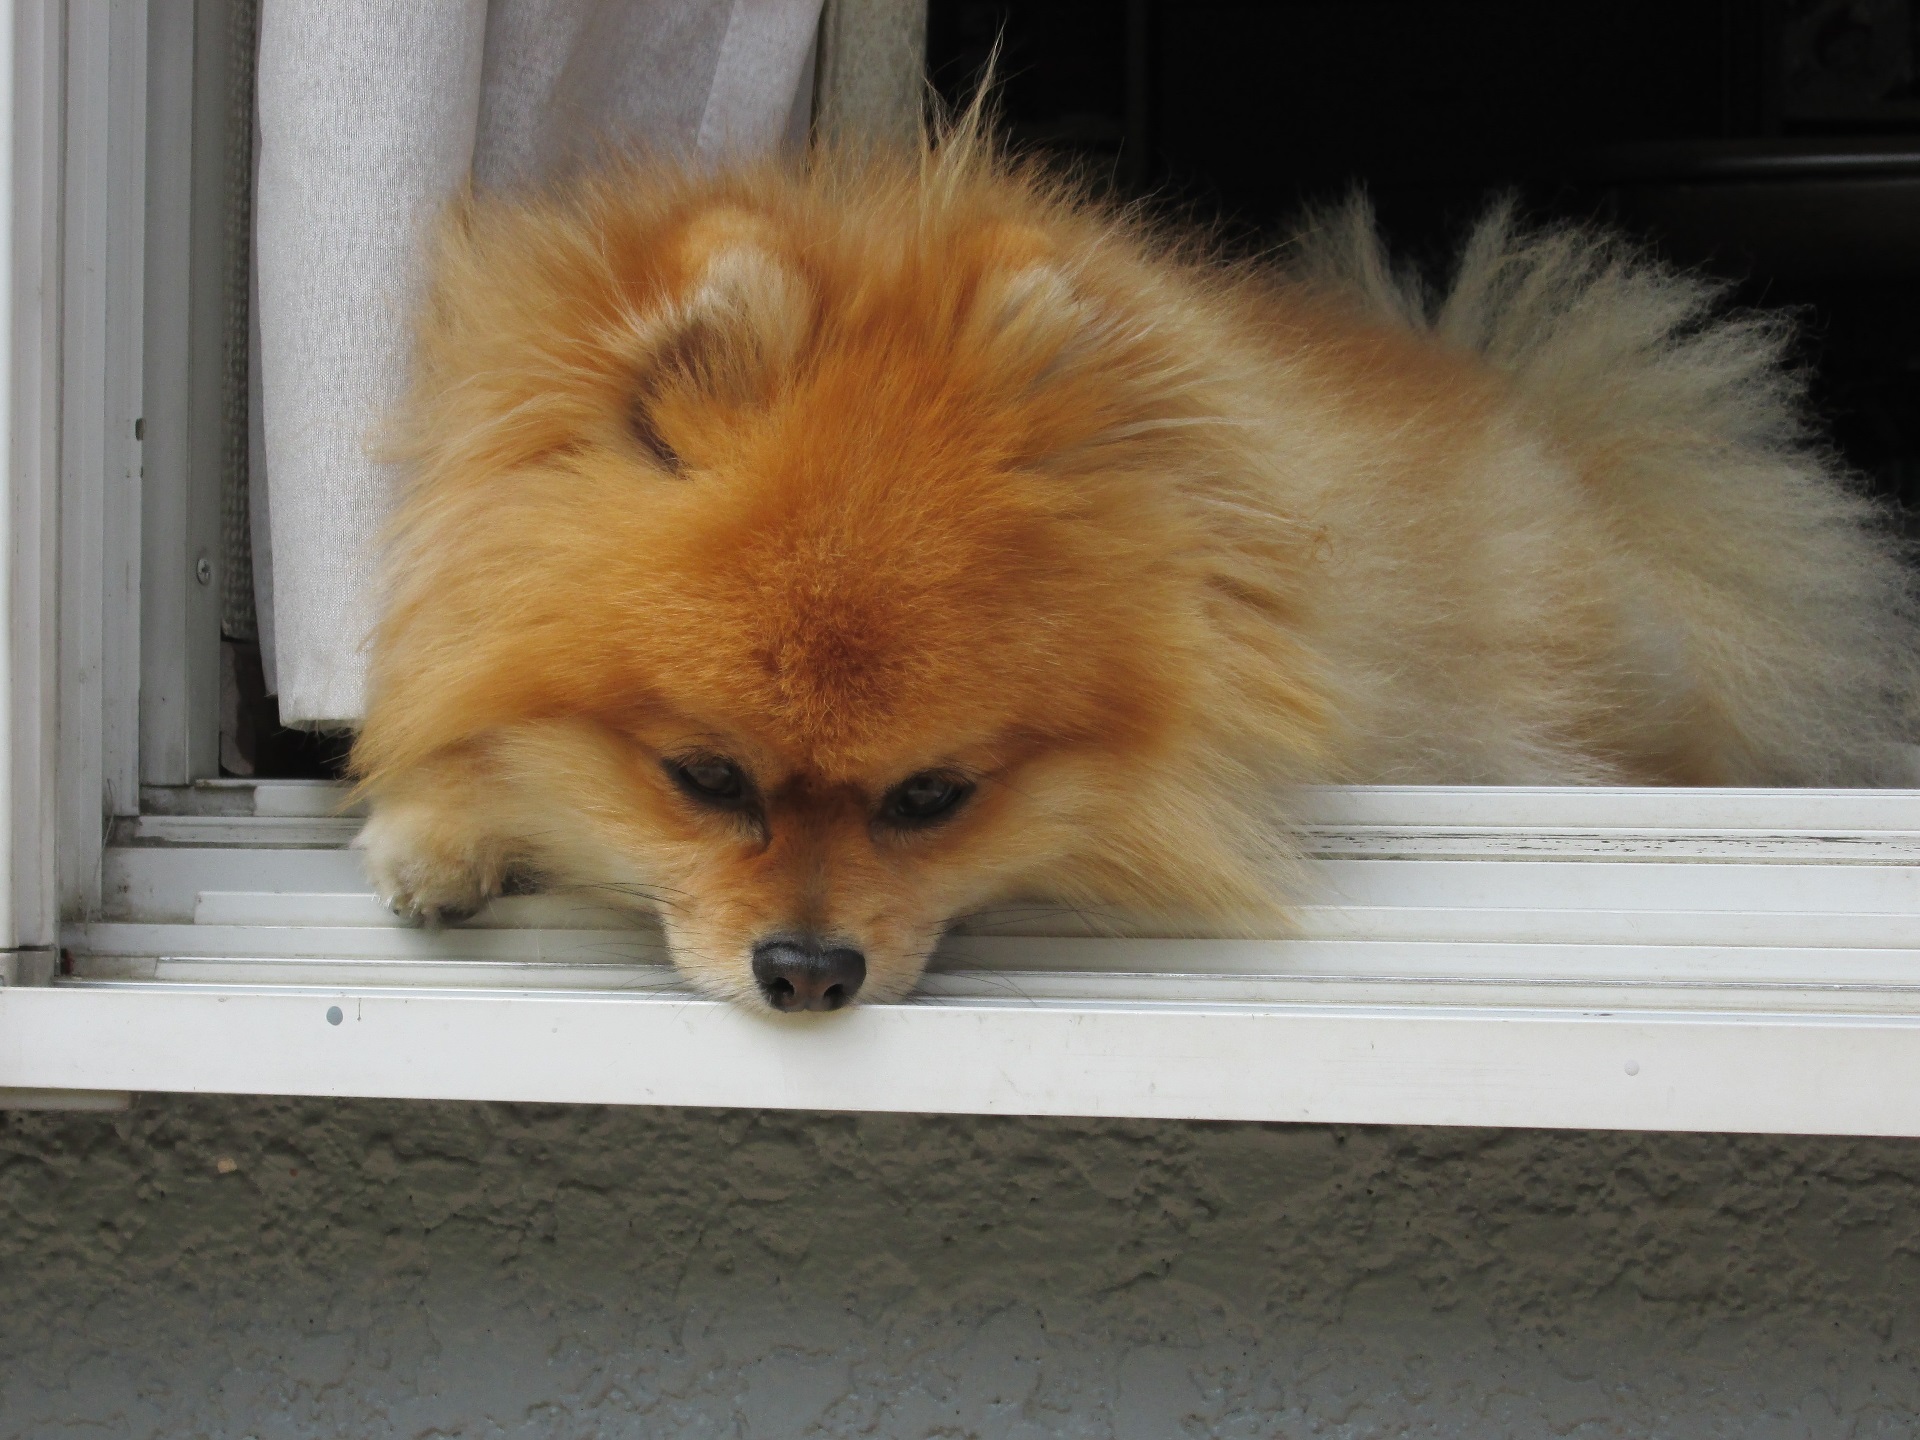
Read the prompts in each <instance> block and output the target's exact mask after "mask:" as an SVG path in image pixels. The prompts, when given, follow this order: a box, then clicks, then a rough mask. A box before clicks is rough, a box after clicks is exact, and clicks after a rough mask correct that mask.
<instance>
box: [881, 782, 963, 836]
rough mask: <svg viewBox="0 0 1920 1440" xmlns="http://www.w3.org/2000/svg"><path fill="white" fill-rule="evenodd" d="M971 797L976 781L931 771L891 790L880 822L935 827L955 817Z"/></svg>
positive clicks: (883, 804)
mask: <svg viewBox="0 0 1920 1440" xmlns="http://www.w3.org/2000/svg"><path fill="white" fill-rule="evenodd" d="M971 794H973V782H972V781H970V780H963V779H961V778H960V777H959V776H958V775H948V774H944V773H942V772H941V771H938V770H928V771H925V772H924V773H922V774H919V775H914V776H910V777H909V778H907V779H905V780H902V781H901V782H900V783H899V784H898V785H896V786H894V787H893V789H891V790H889V791H888V792H887V798H886V799H885V800H884V801H882V802H881V805H880V818H881V819H882V820H883V821H885V822H886V823H887V824H889V825H900V826H913V825H931V824H932V823H933V822H934V821H936V820H941V819H944V818H945V817H946V816H948V815H951V814H952V813H953V812H954V811H955V810H956V809H958V808H959V807H960V805H961V803H962V802H963V801H965V800H966V798H967V797H968V796H969V795H971Z"/></svg>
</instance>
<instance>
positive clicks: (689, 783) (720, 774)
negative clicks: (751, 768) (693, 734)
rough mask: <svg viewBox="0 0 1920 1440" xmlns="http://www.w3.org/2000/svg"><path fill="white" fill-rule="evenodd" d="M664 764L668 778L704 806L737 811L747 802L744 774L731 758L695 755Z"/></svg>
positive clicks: (747, 792) (746, 786) (747, 791)
mask: <svg viewBox="0 0 1920 1440" xmlns="http://www.w3.org/2000/svg"><path fill="white" fill-rule="evenodd" d="M663 765H664V767H665V769H666V772H667V776H668V778H669V779H671V780H672V781H673V783H674V784H676V785H678V786H679V787H680V788H681V789H682V790H683V791H685V792H686V793H687V794H688V795H690V796H692V797H693V798H694V799H695V800H698V801H699V802H700V803H701V804H703V805H712V806H715V807H716V808H719V809H724V810H737V809H739V808H740V807H741V806H742V805H744V804H745V803H746V801H747V798H748V794H749V789H748V785H747V777H746V774H745V773H744V772H743V771H742V770H741V769H740V767H739V766H738V765H736V764H734V763H733V761H731V760H728V759H725V758H723V757H721V756H719V755H696V756H693V757H691V758H689V759H686V760H667V761H664V762H663Z"/></svg>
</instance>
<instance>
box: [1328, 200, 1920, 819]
mask: <svg viewBox="0 0 1920 1440" xmlns="http://www.w3.org/2000/svg"><path fill="white" fill-rule="evenodd" d="M1298 265H1299V269H1300V271H1301V272H1302V274H1303V276H1304V277H1305V278H1309V279H1311V280H1314V281H1316V282H1318V283H1320V284H1323V285H1333V286H1337V287H1338V288H1339V289H1341V290H1344V291H1346V292H1347V293H1349V294H1351V295H1354V296H1355V298H1357V299H1360V300H1361V301H1362V302H1363V303H1364V304H1365V306H1366V308H1368V309H1369V310H1371V311H1373V312H1374V313H1375V314H1377V315H1379V316H1380V317H1381V318H1383V319H1389V320H1391V321H1393V322H1395V323H1398V324H1404V325H1406V326H1409V327H1411V328H1415V329H1419V330H1423V331H1427V332H1430V333H1432V334H1433V335H1434V336H1436V337H1437V338H1438V339H1440V340H1441V341H1442V342H1443V343H1446V344H1449V345H1453V346H1458V347H1459V348H1461V349H1464V350H1470V351H1473V352H1475V353H1477V354H1479V355H1480V356H1482V357H1483V358H1484V359H1485V360H1486V361H1487V362H1488V363H1490V364H1491V365H1493V366H1494V367H1495V368H1496V369H1498V370H1500V371H1502V372H1504V373H1505V374H1506V375H1507V376H1509V377H1510V379H1511V381H1512V384H1513V386H1514V387H1515V391H1516V395H1517V399H1518V402H1519V404H1520V406H1521V407H1522V411H1523V413H1524V414H1525V415H1526V416H1527V418H1528V420H1529V422H1530V423H1532V424H1534V425H1536V426H1538V427H1539V428H1540V429H1542V430H1543V431H1544V432H1546V434H1547V435H1549V436H1550V437H1551V439H1552V441H1553V443H1554V444H1555V445H1556V446H1557V447H1558V448H1559V449H1560V450H1561V452H1562V453H1564V454H1566V455H1567V456H1568V457H1569V458H1570V459H1571V461H1572V463H1573V464H1574V465H1575V466H1576V468H1577V469H1578V470H1579V472H1580V473H1581V474H1582V476H1583V477H1584V478H1585V479H1586V480H1587V481H1588V482H1589V484H1590V486H1591V487H1592V493H1593V497H1594V499H1595V501H1596V504H1597V505H1598V507H1599V513H1600V514H1601V515H1602V516H1603V517H1604V523H1606V524H1607V525H1609V527H1610V528H1611V529H1612V530H1613V532H1614V534H1615V536H1616V537H1617V540H1618V542H1619V544H1620V547H1621V549H1622V551H1623V552H1624V553H1625V554H1626V555H1628V556H1630V557H1632V559H1633V560H1634V561H1635V562H1637V568H1638V569H1639V570H1640V572H1641V576H1640V578H1642V579H1643V580H1644V582H1645V584H1646V585H1647V587H1648V593H1650V594H1652V595H1654V596H1656V597H1662V598H1663V599H1665V600H1666V601H1667V606H1663V608H1668V607H1670V617H1669V618H1670V620H1671V622H1672V624H1673V626H1674V629H1675V631H1676V635H1675V639H1676V641H1677V643H1678V645H1679V647H1680V649H1681V651H1682V653H1683V655H1684V668H1685V670H1686V673H1687V674H1688V675H1689V677H1690V679H1691V681H1692V684H1693V686H1694V691H1695V693H1694V696H1693V697H1692V698H1693V700H1694V703H1695V704H1696V705H1697V706H1698V707H1699V708H1700V709H1701V710H1702V711H1703V712H1705V713H1707V714H1710V715H1711V716H1712V717H1713V720H1714V721H1715V722H1716V723H1715V724H1714V728H1715V729H1716V730H1717V731H1718V732H1719V733H1720V734H1721V735H1722V736H1724V737H1725V739H1724V741H1723V744H1722V746H1721V748H1722V750H1723V752H1724V753H1723V756H1722V761H1723V764H1722V767H1720V768H1723V769H1724V771H1725V773H1726V774H1727V775H1728V776H1729V777H1730V778H1733V779H1735V780H1736V781H1737V782H1739V783H1749V784H1789V785H1809V784H1812V785H1818V784H1835V785H1846V784H1875V783H1879V784H1886V783H1912V782H1911V780H1909V779H1907V778H1906V776H1907V775H1908V774H1909V773H1910V772H1909V771H1908V770H1907V768H1906V761H1905V759H1904V757H1903V756H1902V754H1901V752H1900V751H1898V750H1897V749H1896V748H1895V747H1896V745H1897V744H1899V743H1900V742H1906V741H1911V740H1913V739H1915V738H1920V735H1916V729H1917V728H1920V727H1916V725H1915V723H1914V722H1915V718H1916V714H1917V713H1920V706H1916V702H1915V695H1916V689H1917V687H1916V675H1917V672H1920V621H1917V620H1916V604H1915V593H1914V591H1915V584H1914V575H1913V572H1912V571H1911V570H1910V569H1909V567H1908V565H1907V563H1906V560H1905V556H1904V553H1903V551H1904V546H1903V545H1902V543H1901V542H1900V541H1899V540H1898V539H1897V538H1896V537H1895V536H1894V533H1893V531H1892V528H1891V526H1890V525H1889V523H1888V519H1889V517H1888V516H1887V515H1886V513H1885V512H1884V511H1883V509H1882V508H1881V507H1880V506H1878V505H1876V504H1874V503H1873V502H1872V501H1870V500H1868V499H1867V498H1865V497H1864V496H1863V494H1862V493H1861V492H1860V490H1859V488H1858V485H1857V482H1856V480H1855V477H1853V476H1852V475H1850V474H1849V473H1848V472H1847V471H1846V470H1845V468H1844V467H1843V466H1842V465H1841V464H1840V462H1839V461H1838V459H1837V458H1836V457H1835V456H1834V455H1833V453H1832V452H1831V450H1830V449H1828V448H1826V447H1825V446H1823V445H1822V444H1821V443H1819V441H1818V437H1817V436H1816V435H1815V434H1814V432H1813V431H1812V430H1811V428H1810V426H1809V423H1808V419H1807V409H1806V397H1805V387H1804V385H1803V383H1802V380H1801V378H1800V377H1799V376H1798V375H1797V374H1795V373H1794V372H1793V371H1792V370H1791V369H1790V368H1789V367H1788V365H1787V363H1786V352H1787V348H1788V346H1789V343H1790V341H1791V338H1792V327H1791V325H1790V324H1789V323H1788V322H1787V321H1785V320H1784V319H1782V318H1781V317H1778V316H1771V315H1758V316H1756V315H1731V316H1729V315H1727V314H1726V313H1725V312H1724V310H1723V308H1722V305H1721V301H1722V299H1723V291H1722V289H1721V287H1719V286H1716V285H1715V284H1713V283H1711V282H1709V281H1706V280H1702V279H1699V278H1696V277H1693V276H1689V275H1684V274H1680V273H1677V272H1675V271H1673V270H1671V269H1669V268H1666V267H1664V266H1662V265H1660V264H1658V263H1656V262H1652V261H1650V260H1647V259H1645V258H1643V257H1641V256H1639V255H1637V254H1635V253H1634V252H1633V251H1632V250H1631V249H1630V248H1629V247H1627V246H1626V245H1624V244H1623V243H1622V242H1620V241H1619V240H1617V239H1615V238H1613V237H1611V236H1608V235H1606V234H1604V233H1597V232H1595V231H1592V230H1587V229H1582V228H1578V227H1572V226H1563V227H1556V228H1551V229H1546V230H1539V231H1533V232H1527V231H1523V230H1520V229H1517V228H1516V226H1515V224H1514V221H1513V216H1512V212H1511V210H1510V208H1509V207H1507V206H1501V207H1499V208H1497V209H1496V210H1495V211H1494V212H1493V213H1492V214H1491V215H1489V216H1488V217H1487V218H1486V219H1485V220H1483V221H1482V222H1481V223H1480V224H1479V225H1478V226H1477V227H1476V228H1475V230H1474V231H1473V233H1472V235H1471V236H1470V237H1469V239H1468V241H1467V243H1466V246H1465V248H1464V250H1463V251H1462V253H1461V256H1460V260H1459V264H1458V268H1457V270H1456V272H1455V275H1454V278H1453V283H1452V285H1451V287H1450V288H1449V290H1448V291H1447V293H1446V294H1445V295H1444V296H1441V297H1434V296H1431V295H1430V294H1429V293H1427V291H1426V290H1425V289H1424V287H1422V286H1421V284H1420V283H1419V282H1418V281H1417V280H1416V279H1413V278H1412V277H1410V276H1408V275H1405V274H1401V273H1396V272H1395V270H1394V269H1393V267H1392V265H1391V264H1390V262H1389V260H1388V259H1387V257H1386V255H1385V253H1384V251H1383V249H1382V246H1381V244H1380V241H1379V239H1378V236H1377V233H1376V230H1375V227H1374V222H1373V217H1372V214H1371V212H1370V210H1369V208H1368V207H1367V205H1366V204H1365V202H1364V201H1361V200H1358V199H1356V200H1355V201H1353V202H1351V203H1350V204H1349V205H1347V206H1346V207H1344V208H1343V209H1342V210H1340V211H1339V212H1336V213H1334V214H1332V215H1329V216H1323V217H1321V223H1319V224H1317V225H1316V226H1314V227H1313V228H1312V230H1311V232H1310V233H1309V235H1308V236H1307V237H1306V238H1305V239H1304V240H1303V241H1302V244H1301V249H1300V251H1299V259H1298ZM1623 579H1626V580H1627V581H1628V583H1631V581H1632V577H1623Z"/></svg>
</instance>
